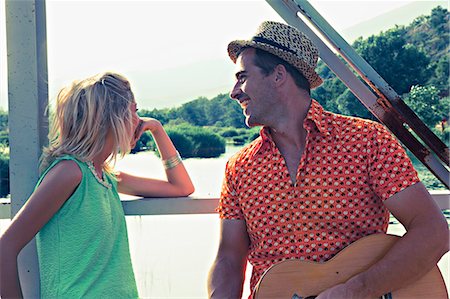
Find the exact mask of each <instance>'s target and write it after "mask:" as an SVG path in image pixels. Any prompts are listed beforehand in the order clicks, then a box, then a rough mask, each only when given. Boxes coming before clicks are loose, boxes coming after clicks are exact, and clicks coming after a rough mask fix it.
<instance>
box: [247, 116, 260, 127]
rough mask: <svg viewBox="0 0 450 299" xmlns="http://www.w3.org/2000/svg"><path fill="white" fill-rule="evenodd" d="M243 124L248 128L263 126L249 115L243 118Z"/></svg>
mask: <svg viewBox="0 0 450 299" xmlns="http://www.w3.org/2000/svg"><path fill="white" fill-rule="evenodd" d="M245 124H246V125H247V127H249V128H253V127H259V126H263V124H261V123H259V122H256V121H255V120H254V119H251V118H250V117H246V118H245Z"/></svg>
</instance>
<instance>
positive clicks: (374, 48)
mask: <svg viewBox="0 0 450 299" xmlns="http://www.w3.org/2000/svg"><path fill="white" fill-rule="evenodd" d="M405 34H406V29H405V28H404V27H396V28H394V29H390V30H388V31H386V32H381V33H380V34H379V35H372V36H370V37H369V38H368V39H367V40H363V39H361V38H359V39H357V40H356V41H355V42H354V44H353V47H354V48H355V50H356V51H357V52H358V53H359V54H360V55H361V56H362V57H363V58H364V59H365V60H366V61H367V62H368V63H369V64H370V65H371V66H372V67H373V68H374V69H375V70H376V71H377V72H378V73H379V74H380V75H381V77H383V78H384V79H385V80H386V82H388V83H389V85H391V86H392V88H394V90H396V91H397V93H399V94H403V93H406V92H408V91H409V89H410V88H411V86H413V85H417V84H425V83H426V81H427V79H428V78H429V76H430V70H429V68H428V64H429V62H430V59H429V58H428V57H427V55H426V54H425V53H424V52H422V51H421V50H419V49H418V48H417V47H416V46H414V45H413V44H410V43H408V42H407V41H406V39H405Z"/></svg>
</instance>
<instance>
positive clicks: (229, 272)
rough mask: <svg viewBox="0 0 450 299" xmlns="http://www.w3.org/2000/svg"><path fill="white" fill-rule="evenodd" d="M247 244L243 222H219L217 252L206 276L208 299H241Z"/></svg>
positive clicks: (227, 220) (225, 220) (226, 220)
mask: <svg viewBox="0 0 450 299" xmlns="http://www.w3.org/2000/svg"><path fill="white" fill-rule="evenodd" d="M249 244H250V242H249V238H248V234H247V228H246V225H245V221H244V220H229V219H222V220H221V223H220V243H219V250H218V253H217V257H216V259H215V261H214V263H213V266H212V268H211V270H210V272H209V276H208V296H209V298H220V299H225V298H234V299H235V298H241V296H242V289H243V284H244V278H245V268H246V266H247V253H248V247H249Z"/></svg>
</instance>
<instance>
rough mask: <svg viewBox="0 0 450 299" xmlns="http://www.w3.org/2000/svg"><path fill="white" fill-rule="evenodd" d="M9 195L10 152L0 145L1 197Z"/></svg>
mask: <svg viewBox="0 0 450 299" xmlns="http://www.w3.org/2000/svg"><path fill="white" fill-rule="evenodd" d="M8 194H9V151H8V148H7V147H5V146H3V145H1V144H0V197H5V196H6V195H8Z"/></svg>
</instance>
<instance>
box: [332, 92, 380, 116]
mask: <svg viewBox="0 0 450 299" xmlns="http://www.w3.org/2000/svg"><path fill="white" fill-rule="evenodd" d="M336 103H337V107H338V109H339V111H340V112H341V113H342V114H345V115H349V116H358V117H362V118H366V119H375V118H374V116H373V115H372V114H371V113H370V111H369V110H367V108H366V107H365V106H364V105H363V104H362V103H361V102H360V101H359V100H358V99H357V98H356V97H355V95H354V94H353V93H352V92H351V91H350V90H349V89H346V90H345V91H344V92H343V93H342V94H341V95H340V96H339V97H338V98H337V99H336Z"/></svg>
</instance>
